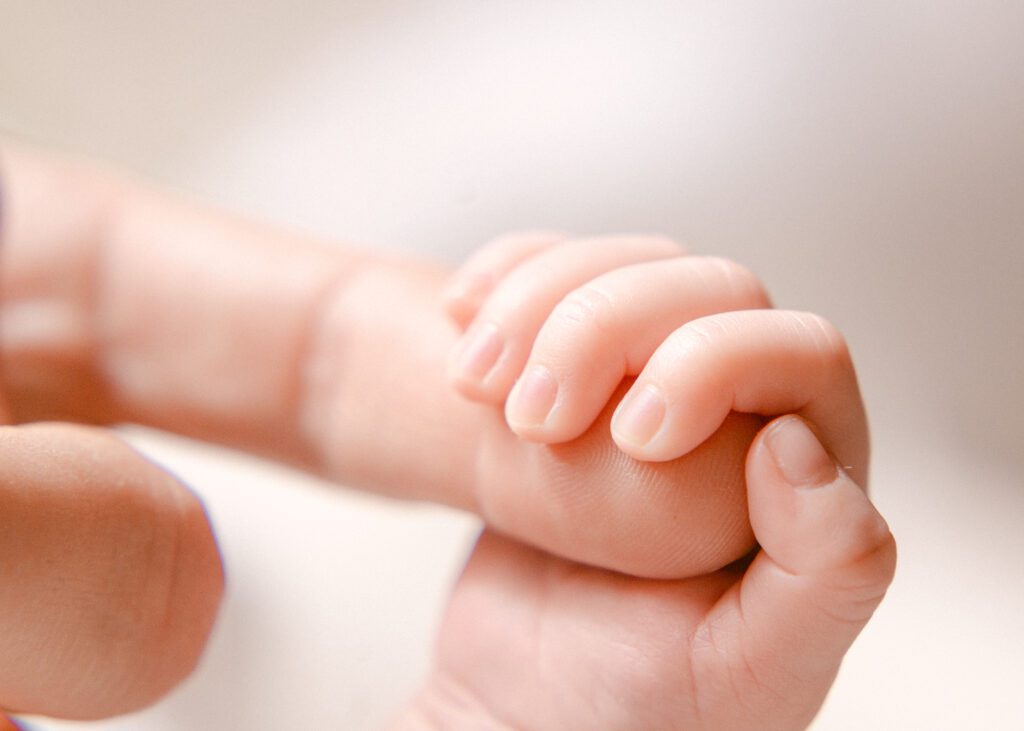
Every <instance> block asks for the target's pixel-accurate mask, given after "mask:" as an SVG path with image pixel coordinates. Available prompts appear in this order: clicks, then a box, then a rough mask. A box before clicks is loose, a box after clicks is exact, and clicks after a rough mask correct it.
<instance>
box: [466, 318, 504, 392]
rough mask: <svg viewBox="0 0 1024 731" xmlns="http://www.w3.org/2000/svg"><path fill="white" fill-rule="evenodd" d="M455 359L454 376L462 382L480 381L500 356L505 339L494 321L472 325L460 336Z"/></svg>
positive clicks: (477, 382)
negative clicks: (459, 347) (458, 349)
mask: <svg viewBox="0 0 1024 731" xmlns="http://www.w3.org/2000/svg"><path fill="white" fill-rule="evenodd" d="M459 345H460V346H461V350H460V351H459V353H458V355H457V356H456V359H455V377H456V378H457V379H458V380H459V381H462V382H463V383H476V384H479V383H482V382H483V380H484V379H485V378H486V377H487V374H489V373H490V372H491V370H493V369H494V365H495V364H496V363H497V362H498V358H499V357H500V356H501V351H502V350H503V349H504V347H505V341H504V339H503V338H502V337H501V331H500V330H498V327H497V326H496V325H495V324H494V323H490V322H485V323H482V324H480V325H474V326H472V327H471V328H470V329H469V331H468V332H467V333H466V334H465V335H463V336H462V342H461V343H460V344H459Z"/></svg>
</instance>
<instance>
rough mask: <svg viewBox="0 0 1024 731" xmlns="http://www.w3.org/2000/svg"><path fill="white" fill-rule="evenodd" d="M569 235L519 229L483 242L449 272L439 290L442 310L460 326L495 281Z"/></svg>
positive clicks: (471, 314)
mask: <svg viewBox="0 0 1024 731" xmlns="http://www.w3.org/2000/svg"><path fill="white" fill-rule="evenodd" d="M567 238H568V236H567V235H566V234H564V233H560V232H558V231H522V232H519V233H512V234H506V235H505V236H499V237H498V238H496V239H494V240H492V241H490V242H488V243H487V244H484V246H482V247H481V248H480V249H478V250H477V251H476V252H474V254H473V255H472V256H471V257H470V258H469V259H468V260H467V261H466V263H465V264H463V265H462V266H461V267H459V269H458V271H456V272H455V274H453V275H452V278H451V280H450V281H449V282H448V286H447V287H445V290H444V292H443V293H442V299H443V302H444V308H445V311H446V312H447V313H448V316H449V317H451V318H452V319H453V320H455V323H456V324H457V325H458V326H459V327H460V328H462V329H463V330H465V329H466V327H467V326H468V325H469V323H470V322H471V321H472V320H473V318H474V317H476V313H477V312H478V311H479V309H480V306H481V305H482V304H483V303H484V300H485V299H487V297H488V295H490V293H491V291H492V290H493V289H494V287H495V285H496V284H497V283H498V282H500V281H501V280H502V279H503V278H504V276H505V275H506V274H508V273H509V272H510V271H512V270H513V269H515V268H516V267H517V266H519V265H520V264H521V263H523V262H524V261H526V260H527V259H529V258H530V257H531V256H533V255H534V254H537V253H539V252H541V251H544V250H545V249H548V248H550V247H552V246H554V245H555V244H558V243H560V242H562V241H564V240H565V239H567Z"/></svg>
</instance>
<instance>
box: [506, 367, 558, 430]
mask: <svg viewBox="0 0 1024 731" xmlns="http://www.w3.org/2000/svg"><path fill="white" fill-rule="evenodd" d="M557 397H558V381H556V380H555V377H554V376H553V375H551V372H550V371H549V370H548V369H547V368H545V367H544V366H531V367H530V369H529V370H527V371H526V373H525V374H524V375H523V377H522V378H520V379H519V381H518V382H517V383H516V385H515V388H513V389H512V393H511V394H509V398H508V404H507V405H506V406H505V418H506V419H507V420H508V423H509V425H510V426H512V427H513V428H516V427H538V426H543V425H544V422H545V421H547V418H548V414H550V413H551V409H552V407H553V406H554V405H555V399H556V398H557Z"/></svg>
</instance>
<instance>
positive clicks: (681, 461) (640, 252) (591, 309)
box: [446, 234, 868, 578]
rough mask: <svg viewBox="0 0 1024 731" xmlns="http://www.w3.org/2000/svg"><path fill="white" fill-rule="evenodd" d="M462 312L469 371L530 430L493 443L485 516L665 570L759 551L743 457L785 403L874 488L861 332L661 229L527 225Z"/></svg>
mask: <svg viewBox="0 0 1024 731" xmlns="http://www.w3.org/2000/svg"><path fill="white" fill-rule="evenodd" d="M446 306H447V309H448V312H449V314H450V315H451V316H452V318H453V319H454V320H455V321H456V322H457V323H458V324H459V325H460V326H461V327H463V328H465V333H464V334H463V336H462V338H461V340H460V341H459V342H458V343H457V344H456V345H455V347H454V348H453V351H452V354H451V360H450V364H449V368H450V370H449V377H450V379H451V381H452V382H453V383H454V384H455V386H456V388H457V389H458V390H459V391H460V392H461V393H462V394H464V395H465V396H467V397H468V398H470V399H473V400H476V401H479V402H483V403H487V404H494V405H500V404H502V403H503V402H504V403H505V418H506V420H507V422H508V424H509V426H511V428H512V430H513V431H514V432H516V433H517V434H518V435H520V436H521V437H523V438H524V439H523V440H512V442H511V443H510V442H509V441H508V440H502V439H498V438H490V439H485V440H484V448H483V453H482V454H481V456H480V459H479V460H478V475H477V478H476V484H477V497H478V503H479V506H480V511H481V513H482V514H483V516H484V518H485V519H486V520H487V521H488V522H489V523H490V524H491V525H492V526H494V527H496V528H497V529H499V530H502V531H504V532H508V533H510V534H512V535H515V536H517V537H519V538H521V539H523V540H526V541H528V542H530V543H533V544H534V545H537V546H540V547H541V548H544V549H546V550H548V551H550V552H552V553H554V554H556V555H559V556H563V557H566V558H570V559H574V560H577V561H582V562H584V563H590V564H594V565H597V566H602V567H606V568H614V569H617V570H619V571H623V572H626V573H631V574H635V575H638V576H650V577H661V578H669V577H682V576H696V575H701V574H704V573H707V572H708V571H713V570H715V569H717V568H720V567H722V566H723V565H725V564H727V563H729V562H730V561H734V560H736V559H738V558H740V557H742V556H743V555H744V554H745V553H746V552H748V551H749V550H750V549H751V548H752V547H753V545H754V535H753V532H752V531H751V526H750V521H749V516H748V509H747V502H746V488H745V485H744V479H743V464H744V460H745V459H746V456H747V451H748V449H749V447H750V444H751V442H752V441H753V439H754V436H755V435H756V434H757V432H758V431H759V430H760V429H761V428H762V427H763V426H764V424H765V423H766V421H767V420H768V418H770V417H773V416H778V415H781V414H788V413H795V414H799V415H800V416H802V417H804V419H805V420H806V421H807V422H809V423H810V424H811V425H813V427H814V428H815V430H816V431H817V432H818V436H819V438H820V439H821V440H822V441H823V442H824V443H825V445H826V446H827V447H828V448H829V449H830V450H831V451H832V453H833V454H834V455H835V456H836V457H837V459H838V460H839V462H840V464H842V465H843V466H844V467H845V468H846V472H847V474H848V475H849V476H850V477H851V478H853V480H854V481H855V482H857V483H859V484H861V485H864V484H865V481H866V474H867V461H868V440H867V427H866V420H865V415H864V410H863V407H862V405H861V401H860V395H859V392H858V388H857V381H856V377H855V375H854V371H853V367H852V364H851V362H850V358H849V354H848V351H847V348H846V345H845V343H844V341H843V338H842V337H841V336H840V335H839V334H838V332H837V331H836V329H835V328H834V327H832V326H831V325H830V324H829V323H827V322H826V321H824V320H823V319H822V318H820V317H817V316H815V315H810V314H806V313H798V312H787V311H779V310H772V309H767V308H768V307H769V306H770V305H769V300H768V297H767V295H766V294H765V292H764V289H763V287H762V286H761V284H760V282H759V281H758V280H757V279H756V277H754V276H753V275H752V274H751V273H750V272H749V271H747V270H746V269H744V268H743V267H740V266H739V265H737V264H735V263H733V262H730V261H727V260H723V259H717V258H708V257H697V256H687V255H685V252H684V251H683V250H682V248H681V247H679V246H678V245H677V244H675V243H673V242H672V241H668V240H666V239H664V238H660V237H642V236H629V237H614V238H612V237H602V238H593V239H585V240H584V239H575V240H573V239H568V238H566V237H564V236H558V235H556V234H527V235H517V236H510V237H505V238H501V239H498V240H497V241H495V242H493V243H491V244H489V245H488V246H486V247H484V248H483V249H482V250H481V251H480V252H478V253H477V254H476V255H475V256H473V257H472V258H471V259H470V260H469V261H468V262H467V263H466V265H465V266H464V267H463V268H462V269H461V270H460V271H459V272H457V273H456V274H455V276H454V277H453V279H452V281H451V283H450V286H449V288H448V294H447V298H446ZM634 377H635V382H634ZM484 433H485V435H486V434H490V433H491V432H490V431H489V430H485V431H484ZM506 433H507V432H506ZM613 440H614V441H613ZM638 460H639V461H638Z"/></svg>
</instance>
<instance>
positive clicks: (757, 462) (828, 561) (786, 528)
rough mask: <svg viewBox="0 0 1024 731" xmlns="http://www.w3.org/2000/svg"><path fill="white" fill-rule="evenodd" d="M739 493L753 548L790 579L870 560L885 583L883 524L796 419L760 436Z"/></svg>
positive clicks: (887, 539)
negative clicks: (743, 488) (745, 508)
mask: <svg viewBox="0 0 1024 731" xmlns="http://www.w3.org/2000/svg"><path fill="white" fill-rule="evenodd" d="M747 490H748V502H749V505H750V519H751V524H752V525H753V527H754V533H755V534H756V536H757V539H758V542H759V543H760V544H761V545H762V546H763V547H764V549H765V551H766V552H767V553H768V555H769V556H770V557H771V558H772V559H773V560H774V561H775V562H776V563H778V564H780V565H781V566H783V567H784V568H786V569H787V570H788V571H790V572H791V573H794V574H818V573H822V572H830V571H841V570H845V569H848V568H850V567H852V566H854V565H856V564H858V563H859V562H862V561H863V560H867V559H870V560H871V561H872V562H873V563H874V564H877V565H876V566H875V569H876V570H877V573H878V576H879V577H881V576H882V575H883V574H888V575H890V576H891V567H889V564H890V563H891V560H890V557H889V555H888V554H889V553H891V554H892V556H893V557H894V555H895V554H894V550H893V551H887V550H886V549H887V548H888V547H889V546H892V547H893V549H894V546H895V544H894V541H893V538H892V533H891V532H890V530H889V526H888V523H887V522H886V521H885V519H884V518H883V517H882V515H881V514H880V513H879V512H878V510H876V509H875V506H874V505H873V504H872V503H871V501H870V500H869V499H868V496H867V494H866V493H865V492H864V490H863V489H862V488H861V487H860V486H859V485H858V484H857V483H856V482H854V481H853V480H852V479H851V478H850V476H849V475H848V474H847V473H846V472H845V471H844V470H843V468H842V467H841V466H840V465H839V464H838V463H837V462H836V461H835V459H834V457H832V455H831V454H830V453H829V452H828V450H827V449H826V448H825V447H824V446H823V445H822V444H821V442H820V440H819V439H818V437H817V435H816V434H815V432H814V430H813V428H812V427H811V425H810V424H808V423H807V422H806V421H804V420H803V419H802V418H800V417H798V416H795V415H787V416H783V417H780V418H778V419H776V420H774V421H772V422H771V423H770V424H768V425H767V426H766V427H765V428H764V429H762V430H761V432H760V434H758V436H757V437H756V438H755V440H754V443H753V445H752V446H751V449H750V452H749V456H748V460H747ZM879 580H880V579H879Z"/></svg>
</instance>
